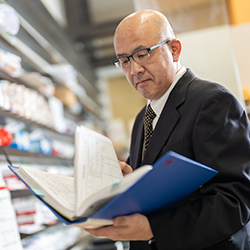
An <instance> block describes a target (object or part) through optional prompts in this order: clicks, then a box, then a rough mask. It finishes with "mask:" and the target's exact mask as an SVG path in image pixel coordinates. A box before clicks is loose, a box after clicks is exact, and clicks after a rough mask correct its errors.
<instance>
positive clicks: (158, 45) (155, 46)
mask: <svg viewBox="0 0 250 250" xmlns="http://www.w3.org/2000/svg"><path fill="white" fill-rule="evenodd" d="M171 40H172V39H167V40H165V41H163V42H161V43H158V44H156V45H153V46H151V47H150V48H146V49H140V50H138V51H136V52H134V53H133V54H131V55H130V56H122V57H120V58H116V59H114V60H113V61H112V64H113V65H114V66H115V67H117V68H119V69H120V68H127V67H128V66H129V65H130V62H131V61H130V58H133V60H134V61H135V62H137V61H136V59H135V58H134V55H135V54H136V53H138V52H140V51H143V50H147V52H148V57H147V58H146V60H143V61H142V62H145V61H147V60H148V59H149V58H150V53H149V52H150V51H151V50H153V49H156V48H158V47H160V46H161V45H163V44H165V43H168V42H170V41H171ZM121 58H127V59H128V62H129V64H128V65H127V66H122V64H121V63H120V61H119V59H121ZM137 63H140V62H137Z"/></svg>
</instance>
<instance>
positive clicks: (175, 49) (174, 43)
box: [170, 38, 182, 62]
mask: <svg viewBox="0 0 250 250" xmlns="http://www.w3.org/2000/svg"><path fill="white" fill-rule="evenodd" d="M170 49H171V52H172V56H173V60H174V62H178V61H179V59H180V55H181V50H182V45H181V42H180V40H178V39H176V38H174V39H172V40H171V42H170Z"/></svg>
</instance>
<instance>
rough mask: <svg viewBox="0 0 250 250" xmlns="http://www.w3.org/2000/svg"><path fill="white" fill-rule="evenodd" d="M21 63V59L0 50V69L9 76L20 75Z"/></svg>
mask: <svg viewBox="0 0 250 250" xmlns="http://www.w3.org/2000/svg"><path fill="white" fill-rule="evenodd" d="M21 61H22V59H21V57H19V56H17V55H14V54H13V53H11V52H8V51H5V50H3V49H0V68H2V69H4V70H5V71H7V72H8V73H9V74H11V75H13V76H18V75H20V74H21V71H22V66H21Z"/></svg>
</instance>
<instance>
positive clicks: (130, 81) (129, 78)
mask: <svg viewBox="0 0 250 250" xmlns="http://www.w3.org/2000/svg"><path fill="white" fill-rule="evenodd" d="M124 74H125V76H126V78H127V80H128V82H129V84H130V85H131V86H132V87H133V88H134V89H135V90H136V87H135V86H134V84H133V77H132V76H131V75H130V74H126V73H125V72H124Z"/></svg>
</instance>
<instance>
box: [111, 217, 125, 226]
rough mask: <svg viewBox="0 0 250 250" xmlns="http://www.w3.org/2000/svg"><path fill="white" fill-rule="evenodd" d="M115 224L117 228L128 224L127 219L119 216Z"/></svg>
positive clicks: (115, 219)
mask: <svg viewBox="0 0 250 250" xmlns="http://www.w3.org/2000/svg"><path fill="white" fill-rule="evenodd" d="M113 223H114V226H115V227H121V226H125V225H126V224H127V220H126V217H124V216H119V217H116V218H114V221H113Z"/></svg>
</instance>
